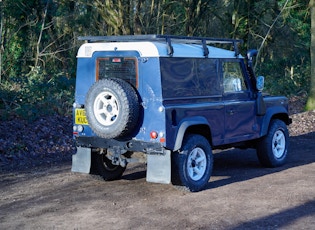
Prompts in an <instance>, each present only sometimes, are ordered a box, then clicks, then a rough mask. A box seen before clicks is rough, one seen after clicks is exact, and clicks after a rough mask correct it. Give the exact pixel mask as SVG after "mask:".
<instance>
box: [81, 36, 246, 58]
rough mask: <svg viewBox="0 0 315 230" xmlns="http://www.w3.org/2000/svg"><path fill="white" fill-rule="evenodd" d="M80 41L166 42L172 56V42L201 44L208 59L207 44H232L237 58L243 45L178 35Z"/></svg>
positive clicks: (85, 39) (219, 39) (105, 37)
mask: <svg viewBox="0 0 315 230" xmlns="http://www.w3.org/2000/svg"><path fill="white" fill-rule="evenodd" d="M78 40H81V41H86V42H89V43H92V42H104V41H105V42H132V41H165V42H166V43H167V46H168V55H170V56H172V55H173V53H174V49H173V46H172V42H178V43H191V44H201V45H202V47H203V49H204V56H205V57H208V55H209V50H208V47H207V44H232V46H233V49H234V51H235V56H238V55H239V51H238V47H237V44H238V43H243V40H241V39H226V38H210V37H194V36H176V35H161V34H148V35H121V36H84V37H78Z"/></svg>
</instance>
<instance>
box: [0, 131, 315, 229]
mask: <svg viewBox="0 0 315 230" xmlns="http://www.w3.org/2000/svg"><path fill="white" fill-rule="evenodd" d="M314 140H315V133H314V132H312V133H308V134H305V135H301V136H294V137H291V151H290V152H291V155H290V158H289V161H288V163H287V164H286V165H285V166H284V167H281V168H276V169H266V168H262V167H261V166H260V165H259V163H258V160H257V157H256V154H255V151H254V150H228V151H224V152H221V153H218V154H215V161H214V164H215V165H214V171H213V176H212V177H211V180H210V182H209V184H208V186H207V188H206V189H205V190H203V191H201V192H198V193H189V192H185V191H182V190H180V189H178V188H175V187H173V186H172V185H161V184H152V183H147V182H146V181H145V168H144V167H145V166H144V165H133V166H132V165H129V166H128V168H127V170H126V172H125V174H124V176H123V179H122V180H119V181H112V182H104V181H102V180H101V179H100V178H99V177H97V176H91V175H83V174H77V173H71V172H70V168H71V162H70V161H67V162H64V163H62V164H57V165H54V166H51V167H42V168H36V169H32V171H31V170H26V171H7V172H6V171H3V172H2V174H1V176H0V192H1V198H0V229H314V226H315V151H314V149H315V148H314V147H315V143H314Z"/></svg>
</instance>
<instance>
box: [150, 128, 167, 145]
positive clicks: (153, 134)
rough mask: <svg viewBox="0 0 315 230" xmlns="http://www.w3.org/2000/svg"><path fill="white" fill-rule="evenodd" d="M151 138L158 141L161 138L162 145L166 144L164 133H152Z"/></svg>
mask: <svg viewBox="0 0 315 230" xmlns="http://www.w3.org/2000/svg"><path fill="white" fill-rule="evenodd" d="M150 137H151V139H154V140H155V139H158V137H160V142H161V143H164V142H165V137H164V133H163V132H160V133H157V132H156V131H151V132H150Z"/></svg>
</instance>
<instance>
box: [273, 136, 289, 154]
mask: <svg viewBox="0 0 315 230" xmlns="http://www.w3.org/2000/svg"><path fill="white" fill-rule="evenodd" d="M285 141H286V140H285V135H284V133H283V132H282V131H281V130H278V131H276V132H275V134H274V135H273V138H272V152H273V155H274V156H275V157H276V158H278V159H279V158H281V157H282V156H283V154H284V153H285V145H286V142H285Z"/></svg>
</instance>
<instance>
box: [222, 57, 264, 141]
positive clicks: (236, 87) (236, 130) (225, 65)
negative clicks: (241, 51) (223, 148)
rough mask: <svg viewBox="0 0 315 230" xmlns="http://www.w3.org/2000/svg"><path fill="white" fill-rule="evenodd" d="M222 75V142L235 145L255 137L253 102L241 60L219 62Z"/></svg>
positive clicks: (256, 128) (255, 126)
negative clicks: (223, 110)
mask: <svg viewBox="0 0 315 230" xmlns="http://www.w3.org/2000/svg"><path fill="white" fill-rule="evenodd" d="M221 70H222V75H223V89H224V92H223V101H224V105H225V135H224V142H225V144H228V143H235V142H239V141H244V140H249V139H252V138H254V137H255V136H256V134H257V130H258V127H257V125H256V114H255V100H254V98H253V97H252V94H251V93H250V92H251V91H250V88H249V87H250V84H249V82H248V79H247V78H246V77H245V74H246V72H245V65H244V63H243V62H242V60H241V59H226V60H223V61H222V62H221Z"/></svg>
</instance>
